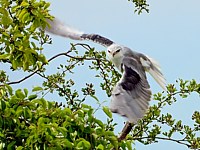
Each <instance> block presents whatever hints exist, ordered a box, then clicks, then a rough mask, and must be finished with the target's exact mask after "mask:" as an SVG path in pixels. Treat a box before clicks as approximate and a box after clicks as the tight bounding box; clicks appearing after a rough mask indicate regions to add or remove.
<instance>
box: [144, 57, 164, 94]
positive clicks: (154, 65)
mask: <svg viewBox="0 0 200 150" xmlns="http://www.w3.org/2000/svg"><path fill="white" fill-rule="evenodd" d="M146 57H147V56H146ZM147 58H148V59H149V61H148V60H144V59H143V58H141V63H142V65H143V66H144V67H145V69H146V71H147V72H149V74H150V75H151V76H152V77H153V78H154V79H155V80H156V82H157V83H158V84H159V85H160V86H161V87H162V89H163V90H165V91H166V80H165V78H164V76H163V74H162V72H161V69H160V66H159V64H158V62H156V61H155V60H154V59H153V58H151V57H147Z"/></svg>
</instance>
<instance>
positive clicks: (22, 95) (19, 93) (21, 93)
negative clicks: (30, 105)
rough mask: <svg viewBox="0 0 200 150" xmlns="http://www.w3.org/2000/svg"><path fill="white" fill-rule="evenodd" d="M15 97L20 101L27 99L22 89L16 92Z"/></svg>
mask: <svg viewBox="0 0 200 150" xmlns="http://www.w3.org/2000/svg"><path fill="white" fill-rule="evenodd" d="M15 95H16V96H17V97H18V98H20V99H24V98H25V97H26V96H25V95H24V93H23V92H22V90H21V89H18V90H17V91H15Z"/></svg>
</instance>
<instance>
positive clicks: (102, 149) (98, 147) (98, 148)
mask: <svg viewBox="0 0 200 150" xmlns="http://www.w3.org/2000/svg"><path fill="white" fill-rule="evenodd" d="M96 149H97V150H104V146H103V145H102V144H99V145H98V146H97V148H96Z"/></svg>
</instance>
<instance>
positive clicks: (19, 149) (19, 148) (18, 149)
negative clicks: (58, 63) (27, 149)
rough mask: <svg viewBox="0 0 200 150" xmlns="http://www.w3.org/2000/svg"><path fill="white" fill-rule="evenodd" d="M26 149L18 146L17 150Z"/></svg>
mask: <svg viewBox="0 0 200 150" xmlns="http://www.w3.org/2000/svg"><path fill="white" fill-rule="evenodd" d="M23 149H24V148H23V147H22V146H18V147H17V149H16V150H23Z"/></svg>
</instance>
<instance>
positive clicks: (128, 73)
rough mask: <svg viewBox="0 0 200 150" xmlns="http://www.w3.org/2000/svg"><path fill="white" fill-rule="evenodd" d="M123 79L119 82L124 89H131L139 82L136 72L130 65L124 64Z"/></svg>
mask: <svg viewBox="0 0 200 150" xmlns="http://www.w3.org/2000/svg"><path fill="white" fill-rule="evenodd" d="M124 72H125V74H124V79H123V80H122V82H121V86H122V88H123V89H124V90H128V91H131V90H132V89H134V88H135V86H136V85H137V84H138V83H139V82H140V80H141V78H140V76H139V74H138V73H137V72H135V71H134V70H133V69H131V68H130V67H127V66H124Z"/></svg>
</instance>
